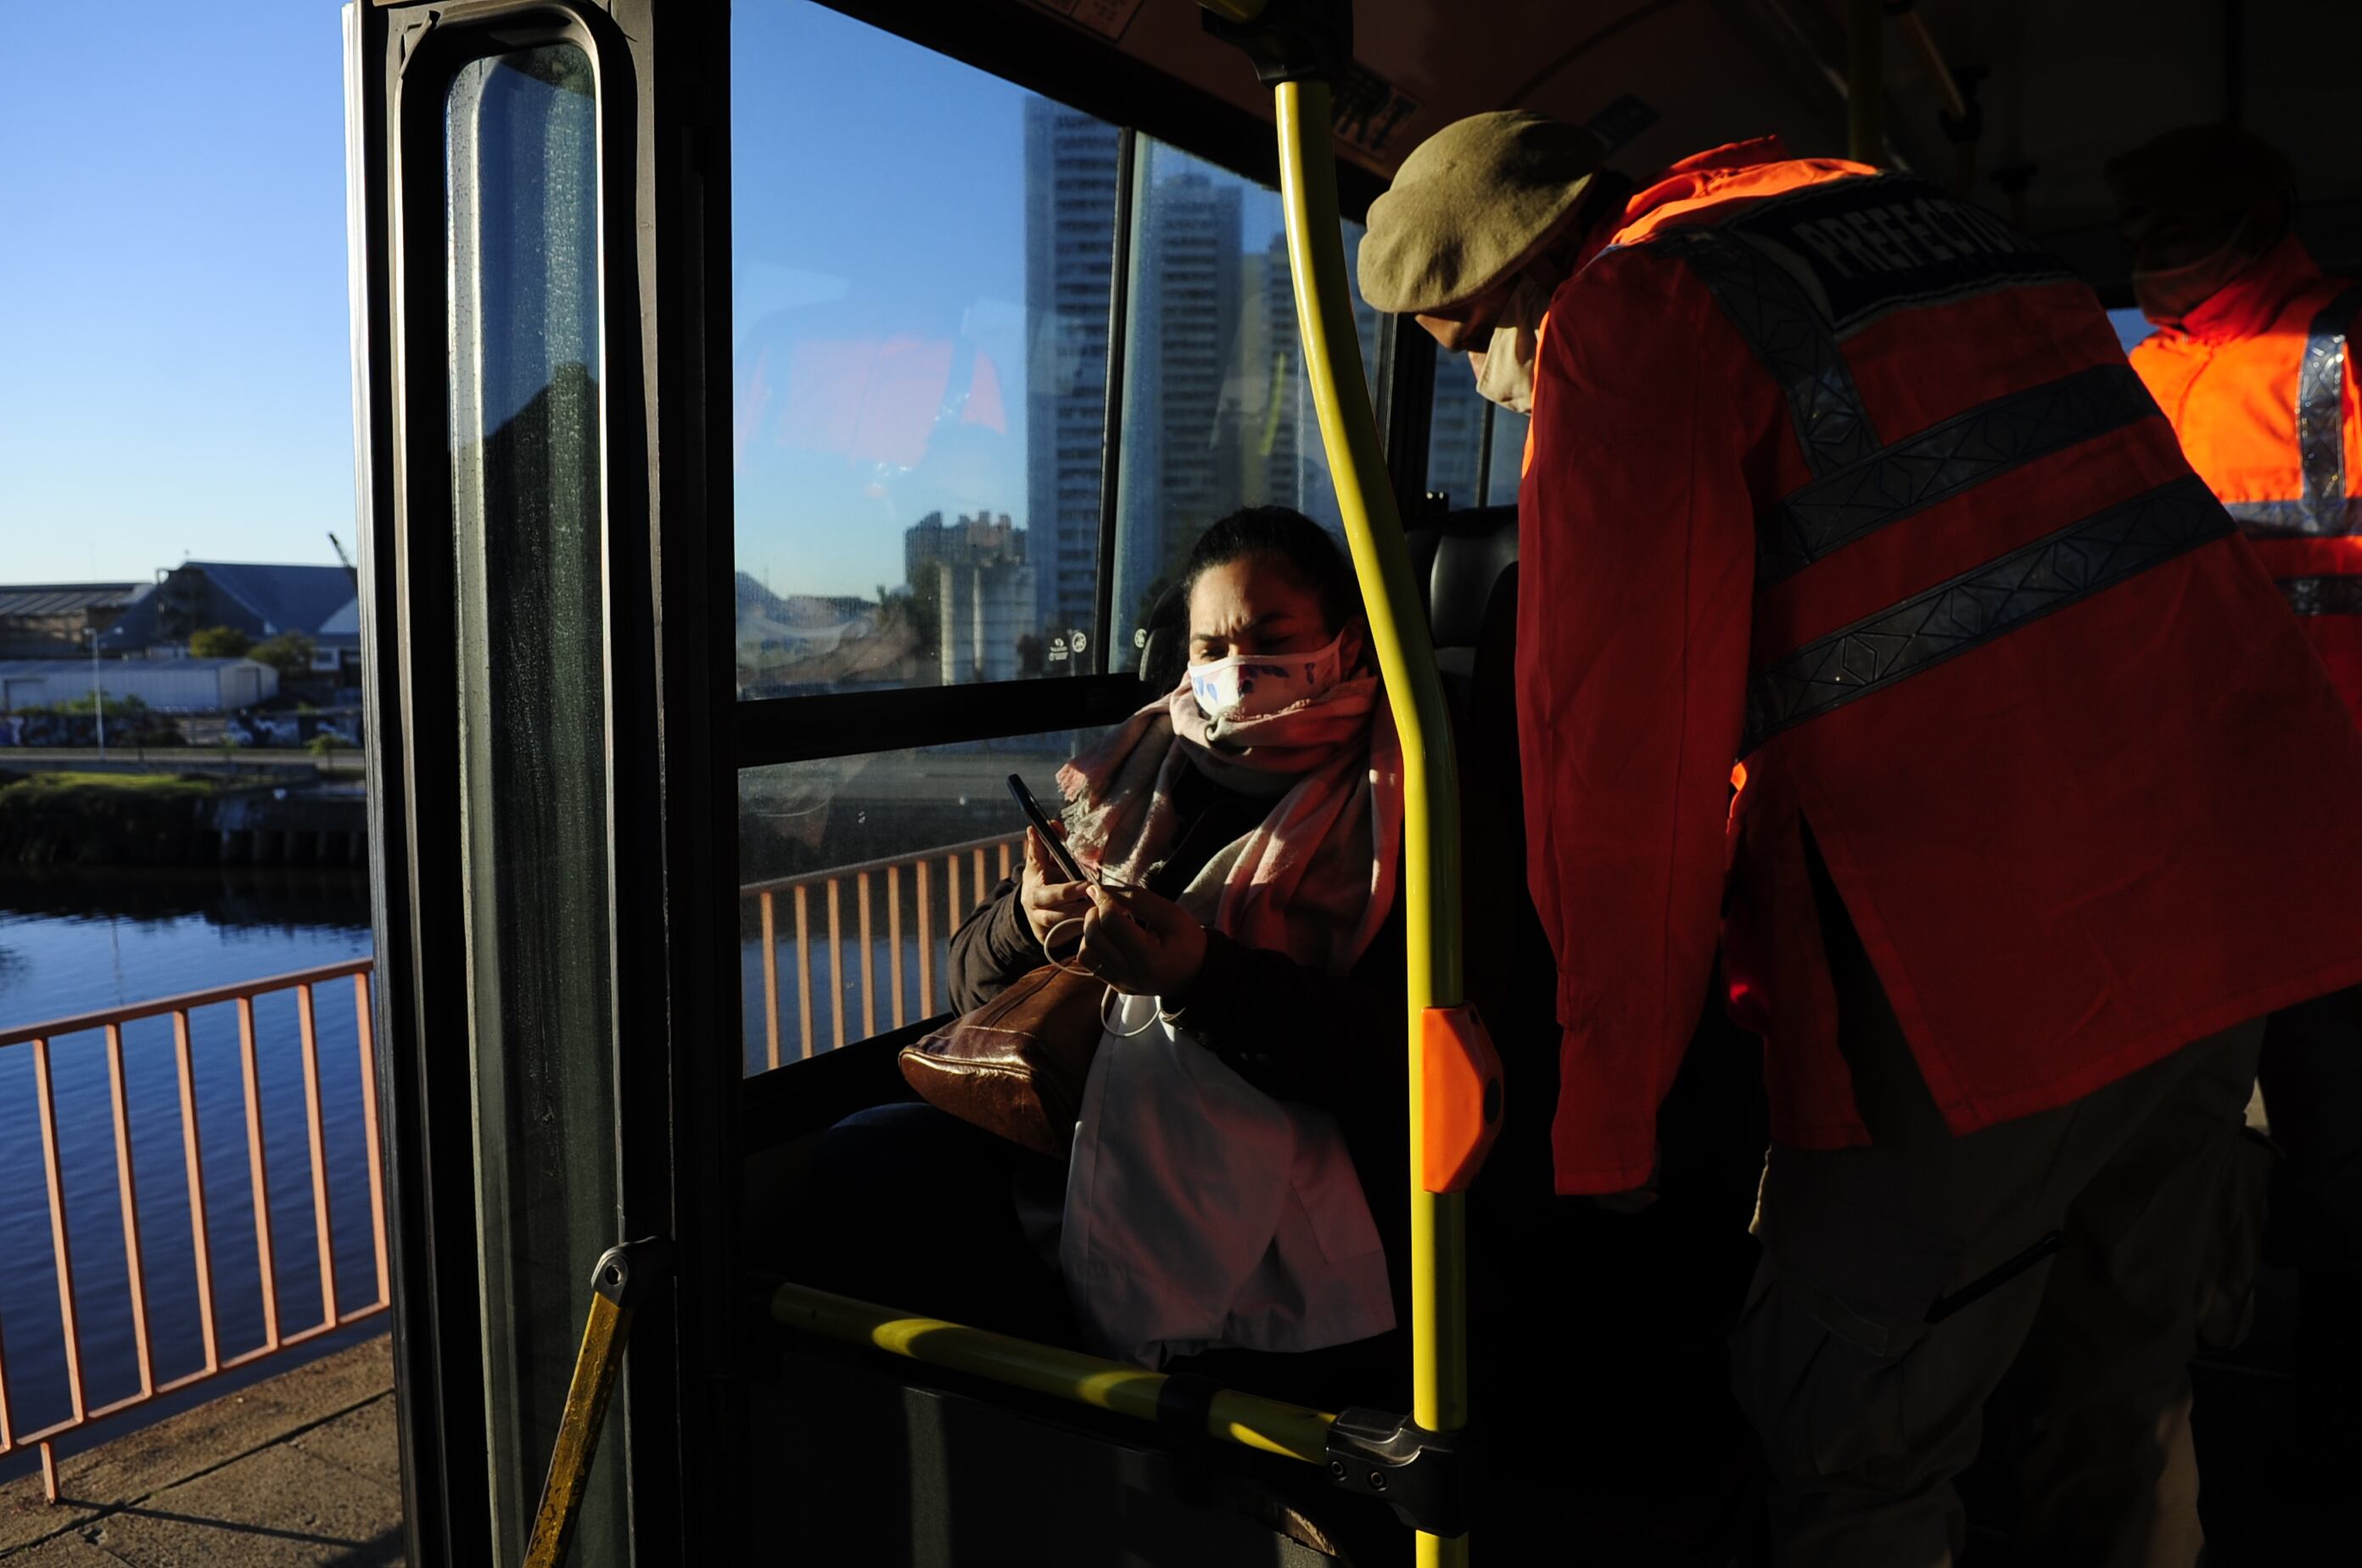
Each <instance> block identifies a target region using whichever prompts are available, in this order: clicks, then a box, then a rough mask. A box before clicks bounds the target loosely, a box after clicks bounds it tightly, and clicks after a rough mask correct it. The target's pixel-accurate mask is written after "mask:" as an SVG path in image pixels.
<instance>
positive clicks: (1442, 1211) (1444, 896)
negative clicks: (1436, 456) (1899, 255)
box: [1274, 81, 1468, 1568]
mask: <svg viewBox="0 0 2362 1568" xmlns="http://www.w3.org/2000/svg"><path fill="white" fill-rule="evenodd" d="M1274 97H1275V108H1276V113H1277V120H1278V126H1279V188H1280V205H1281V209H1282V211H1283V213H1284V214H1285V215H1286V225H1287V259H1288V268H1289V271H1290V272H1291V274H1292V277H1293V281H1294V283H1295V289H1296V318H1297V326H1298V327H1299V329H1300V331H1301V332H1302V334H1303V338H1304V364H1305V370H1306V371H1307V373H1308V376H1309V377H1310V380H1311V384H1312V403H1313V408H1314V410H1315V412H1316V413H1317V414H1318V415H1319V420H1320V437H1321V441H1322V444H1323V445H1324V446H1325V447H1327V449H1328V454H1329V468H1330V476H1331V478H1332V479H1333V480H1334V482H1335V484H1336V489H1337V506H1338V511H1339V513H1341V516H1342V519H1343V521H1344V525H1345V537H1346V541H1347V543H1348V544H1350V545H1351V546H1352V554H1353V571H1354V575H1355V576H1356V577H1357V578H1358V579H1359V580H1360V581H1361V586H1362V602H1363V607H1364V609H1365V610H1366V611H1367V613H1368V614H1369V619H1370V641H1371V643H1372V645H1373V646H1374V647H1375V649H1376V650H1377V656H1378V668H1379V671H1380V673H1381V674H1383V675H1384V676H1385V683H1386V697H1387V701H1388V702H1389V703H1390V705H1391V706H1392V708H1393V710H1394V719H1395V728H1396V733H1397V734H1399V735H1400V736H1401V739H1402V754H1403V868H1404V870H1403V879H1404V912H1405V915H1406V921H1407V926H1408V930H1409V944H1408V946H1409V952H1408V969H1407V981H1408V986H1407V989H1408V993H1409V994H1408V1001H1409V1010H1408V1015H1407V1019H1406V1025H1407V1041H1406V1047H1405V1048H1406V1049H1407V1050H1408V1052H1409V1053H1410V1072H1409V1080H1410V1141H1411V1148H1410V1282H1411V1321H1410V1338H1411V1419H1413V1420H1414V1421H1416V1422H1418V1425H1420V1426H1422V1427H1425V1428H1426V1429H1428V1430H1429V1431H1436V1432H1445V1431H1452V1430H1458V1429H1459V1428H1461V1427H1463V1426H1465V1425H1467V1423H1468V1351H1467V1346H1468V1335H1467V1302H1468V1291H1467V1232H1466V1199H1465V1198H1464V1197H1463V1196H1462V1194H1459V1193H1456V1192H1454V1193H1439V1192H1429V1190H1427V1186H1426V1174H1427V1173H1426V1171H1425V1168H1424V1166H1425V1151H1424V1148H1423V1144H1422V1141H1421V1137H1420V1130H1421V1129H1422V1128H1423V1127H1424V1126H1425V1123H1426V1106H1425V1103H1424V1099H1425V1097H1424V1091H1423V1087H1422V1079H1423V1077H1424V1074H1423V1073H1422V1070H1421V1062H1422V1044H1421V1042H1422V1039H1423V1037H1424V1032H1425V1018H1426V1013H1427V1010H1428V1009H1429V1008H1451V1007H1456V1006H1458V1005H1459V1004H1460V1003H1461V1002H1462V1000H1463V999H1464V998H1463V996H1462V978H1461V966H1460V779H1459V773H1458V769H1457V767H1456V765H1455V763H1454V761H1453V758H1452V753H1451V723H1450V721H1449V719H1448V718H1447V717H1446V715H1445V712H1444V705H1443V683H1442V679H1441V678H1440V675H1439V674H1438V673H1437V670H1436V666H1435V646H1434V643H1433V640H1432V638H1431V637H1430V636H1429V633H1428V625H1427V618H1426V616H1425V614H1424V613H1422V612H1421V610H1420V606H1419V595H1418V582H1417V580H1416V579H1415V578H1414V577H1413V576H1412V574H1411V563H1410V550H1409V547H1408V546H1407V544H1406V542H1405V541H1404V538H1403V530H1402V519H1401V516H1400V514H1399V512H1398V510H1397V508H1396V504H1395V495H1394V490H1393V487H1392V485H1391V483H1390V482H1389V480H1388V479H1387V475H1386V467H1385V453H1384V451H1383V450H1382V448H1381V447H1380V446H1379V443H1378V425H1377V417H1376V415H1375V414H1374V413H1373V412H1372V410H1371V407H1370V401H1369V396H1368V393H1367V392H1366V390H1365V389H1366V387H1367V384H1368V383H1367V381H1365V379H1364V378H1363V373H1362V352H1361V340H1360V337H1359V334H1358V333H1357V332H1356V331H1355V329H1354V323H1353V305H1352V295H1351V294H1350V293H1348V292H1347V289H1346V281H1345V256H1344V248H1343V244H1342V234H1343V229H1342V226H1341V223H1340V221H1339V215H1338V211H1337V171H1336V166H1335V162H1334V159H1333V155H1332V154H1331V152H1330V141H1329V136H1330V131H1329V127H1330V92H1329V84H1328V83H1325V82H1320V81H1296V82H1283V83H1278V84H1277V86H1276V87H1275V89H1274ZM1466 1561H1467V1537H1465V1536H1459V1537H1453V1538H1451V1539H1449V1540H1446V1539H1443V1538H1440V1537H1437V1536H1433V1535H1429V1534H1427V1533H1425V1532H1424V1531H1422V1532H1421V1533H1420V1534H1419V1536H1418V1562H1419V1564H1420V1568H1444V1565H1449V1564H1458V1563H1462V1562H1466Z"/></svg>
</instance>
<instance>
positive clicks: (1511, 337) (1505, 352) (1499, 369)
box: [1468, 267, 1551, 414]
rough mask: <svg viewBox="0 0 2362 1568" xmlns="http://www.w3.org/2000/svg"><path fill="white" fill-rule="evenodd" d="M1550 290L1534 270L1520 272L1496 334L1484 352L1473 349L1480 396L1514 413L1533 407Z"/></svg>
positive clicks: (1498, 319)
mask: <svg viewBox="0 0 2362 1568" xmlns="http://www.w3.org/2000/svg"><path fill="white" fill-rule="evenodd" d="M1550 302H1551V291H1550V289H1549V287H1548V286H1547V285H1545V284H1544V283H1543V282H1541V280H1540V279H1539V278H1537V277H1535V276H1534V270H1533V269H1532V268H1530V267H1529V268H1528V269H1527V270H1526V271H1523V272H1520V273H1518V281H1517V283H1516V285H1515V286H1514V287H1513V288H1511V289H1510V291H1509V297H1508V299H1507V302H1506V303H1504V304H1503V305H1502V306H1501V314H1500V315H1499V316H1497V317H1496V319H1495V320H1494V323H1493V336H1492V337H1490V338H1489V339H1488V340H1487V341H1486V345H1485V348H1484V350H1483V351H1482V352H1478V351H1475V350H1473V349H1472V350H1471V351H1470V352H1469V355H1468V366H1469V368H1470V369H1471V370H1474V371H1475V372H1476V392H1477V395H1478V396H1480V397H1482V398H1484V399H1485V400H1486V401H1487V402H1489V403H1499V404H1500V405H1501V406H1502V407H1503V408H1506V409H1508V410H1509V411H1511V412H1512V413H1515V414H1531V413H1532V412H1533V407H1534V360H1535V358H1536V356H1537V355H1538V354H1539V353H1540V337H1539V336H1538V332H1539V329H1540V326H1541V324H1542V317H1543V316H1544V315H1548V314H1549V312H1550Z"/></svg>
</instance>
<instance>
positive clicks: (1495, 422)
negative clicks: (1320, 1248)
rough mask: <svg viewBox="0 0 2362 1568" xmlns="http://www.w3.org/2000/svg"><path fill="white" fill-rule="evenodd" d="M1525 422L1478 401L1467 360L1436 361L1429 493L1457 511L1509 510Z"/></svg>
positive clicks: (1442, 358)
mask: <svg viewBox="0 0 2362 1568" xmlns="http://www.w3.org/2000/svg"><path fill="white" fill-rule="evenodd" d="M1525 450H1526V416H1525V415H1524V414H1513V413H1511V412H1510V411H1509V410H1507V409H1506V408H1501V407H1497V406H1496V405H1495V404H1493V403H1486V402H1485V400H1484V399H1483V398H1481V397H1479V396H1477V395H1476V378H1475V377H1474V376H1473V375H1472V374H1470V373H1469V370H1468V360H1467V358H1466V357H1465V356H1464V355H1460V354H1438V355H1437V356H1436V357H1435V412H1434V414H1433V416H1432V418H1431V420H1430V422H1429V425H1428V434H1427V488H1428V490H1429V491H1440V492H1442V493H1443V494H1445V495H1448V496H1450V497H1451V505H1452V507H1453V509H1454V510H1458V511H1464V510H1465V509H1467V508H1469V507H1472V506H1511V505H1515V504H1516V502H1517V499H1518V476H1519V473H1520V470H1521V469H1522V468H1523V466H1524V461H1525Z"/></svg>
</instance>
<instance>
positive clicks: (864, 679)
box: [731, 3, 1120, 699]
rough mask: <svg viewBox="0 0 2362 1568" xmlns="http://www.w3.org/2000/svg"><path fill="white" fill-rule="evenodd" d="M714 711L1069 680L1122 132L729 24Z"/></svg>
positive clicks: (913, 70)
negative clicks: (728, 673) (722, 587)
mask: <svg viewBox="0 0 2362 1568" xmlns="http://www.w3.org/2000/svg"><path fill="white" fill-rule="evenodd" d="M732 28H733V50H732V57H733V60H734V72H735V89H734V92H733V93H732V94H731V101H732V138H733V155H732V156H733V159H734V170H733V182H732V200H733V204H734V229H733V236H732V257H731V263H732V273H733V285H732V286H733V304H734V316H735V320H734V364H735V380H736V390H735V407H734V430H733V440H734V465H735V472H736V478H735V485H736V494H737V503H736V520H735V522H736V529H735V540H736V558H737V568H738V572H737V613H738V636H737V670H736V676H737V680H736V684H737V690H738V695H739V696H740V697H741V698H742V699H744V698H767V697H792V696H800V695H804V694H807V693H815V692H823V691H850V690H890V689H895V688H905V687H913V686H947V685H955V684H963V683H968V682H975V681H990V680H1013V679H1024V678H1030V677H1039V676H1054V675H1068V674H1077V673H1088V672H1089V671H1090V670H1091V669H1093V668H1098V667H1097V666H1096V664H1095V663H1094V661H1095V660H1096V658H1097V657H1098V650H1096V649H1094V648H1092V647H1091V646H1090V644H1091V641H1092V639H1091V637H1090V636H1089V635H1088V628H1090V627H1091V626H1092V625H1093V624H1095V623H1094V614H1095V610H1096V604H1097V594H1098V575H1097V562H1098V539H1099V532H1100V527H1099V514H1100V501H1099V472H1100V453H1099V447H1100V442H1101V436H1102V430H1103V426H1104V424H1105V420H1106V365H1107V334H1108V308H1109V285H1110V282H1111V279H1112V275H1113V271H1114V256H1115V220H1116V187H1117V180H1118V172H1119V171H1118V169H1117V161H1118V142H1119V135H1120V133H1119V132H1118V131H1117V129H1116V128H1115V127H1112V126H1110V125H1108V124H1106V123H1105V122H1103V121H1099V120H1095V119H1093V118H1091V117H1090V116H1087V115H1080V114H1076V113H1075V112H1073V111H1071V110H1068V109H1065V108H1063V107H1061V106H1060V105H1054V104H1052V103H1049V102H1047V101H1046V100H1043V99H1040V98H1037V97H1035V96H1033V95H1032V94H1029V93H1026V92H1025V91H1023V90H1022V89H1021V88H1018V87H1015V86H1012V85H1011V84H1010V83H1006V82H1002V81H999V80H998V79H996V78H994V77H991V76H988V75H986V74H985V73H984V72H979V71H977V70H975V69H973V68H971V67H969V66H966V65H964V64H961V63H959V62H957V61H952V60H948V59H946V58H944V56H942V55H939V54H935V53H933V52H931V51H929V50H923V49H921V48H919V47H918V46H916V45H914V44H911V43H909V42H906V41H905V40H903V39H899V38H895V37H893V36H892V35H890V34H888V33H884V32H881V31H878V30H877V29H876V28H870V27H868V26H866V25H865V24H863V23H860V22H856V21H853V20H851V19H849V18H847V17H843V16H840V15H838V14H836V13H835V12H833V11H829V10H825V9H823V8H822V7H821V6H817V5H811V4H801V3H799V4H791V5H779V6H741V7H738V8H737V10H736V11H735V12H734V15H733V17H732Z"/></svg>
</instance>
